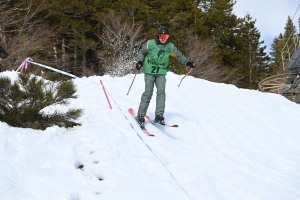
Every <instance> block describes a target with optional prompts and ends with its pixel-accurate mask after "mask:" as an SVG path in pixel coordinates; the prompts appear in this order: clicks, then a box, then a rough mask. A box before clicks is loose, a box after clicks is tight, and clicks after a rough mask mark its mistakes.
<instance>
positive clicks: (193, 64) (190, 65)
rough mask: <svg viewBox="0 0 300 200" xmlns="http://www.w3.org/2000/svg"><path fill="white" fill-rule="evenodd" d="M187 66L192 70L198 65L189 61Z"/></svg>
mask: <svg viewBox="0 0 300 200" xmlns="http://www.w3.org/2000/svg"><path fill="white" fill-rule="evenodd" d="M186 66H188V67H190V68H195V67H196V63H195V62H191V61H189V62H187V63H186Z"/></svg>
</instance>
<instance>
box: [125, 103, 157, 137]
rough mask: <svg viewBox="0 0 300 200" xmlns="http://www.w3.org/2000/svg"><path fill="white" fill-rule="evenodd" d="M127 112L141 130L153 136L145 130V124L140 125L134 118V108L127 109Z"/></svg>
mask: <svg viewBox="0 0 300 200" xmlns="http://www.w3.org/2000/svg"><path fill="white" fill-rule="evenodd" d="M128 112H129V113H130V115H131V116H132V118H133V119H134V121H135V122H136V123H137V124H138V125H139V127H140V128H141V129H142V131H143V132H144V133H145V134H146V135H148V136H154V135H153V134H151V133H150V132H149V131H147V129H146V128H145V126H141V125H140V123H139V122H138V121H137V120H136V118H135V117H136V114H135V113H134V110H133V109H132V108H129V109H128Z"/></svg>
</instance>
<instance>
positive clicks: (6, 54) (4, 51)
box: [0, 45, 8, 72]
mask: <svg viewBox="0 0 300 200" xmlns="http://www.w3.org/2000/svg"><path fill="white" fill-rule="evenodd" d="M2 54H3V55H2ZM7 57H8V53H7V52H6V50H5V49H4V48H3V47H2V46H1V45H0V62H1V61H2V60H3V59H6V58H7ZM0 72H1V68H0Z"/></svg>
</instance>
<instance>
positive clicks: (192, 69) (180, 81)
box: [178, 68, 193, 87]
mask: <svg viewBox="0 0 300 200" xmlns="http://www.w3.org/2000/svg"><path fill="white" fill-rule="evenodd" d="M192 70H193V68H191V69H190V71H189V72H188V73H187V74H186V75H184V77H183V78H182V79H181V81H180V83H179V85H178V87H180V84H181V82H182V80H183V79H184V78H185V77H186V76H188V75H189V74H190V73H191V72H192Z"/></svg>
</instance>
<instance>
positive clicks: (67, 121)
mask: <svg viewBox="0 0 300 200" xmlns="http://www.w3.org/2000/svg"><path fill="white" fill-rule="evenodd" d="M75 93H76V88H75V86H74V84H73V82H72V81H46V80H44V79H42V78H38V77H36V76H32V75H30V74H29V73H23V74H19V77H18V79H17V80H16V81H14V83H11V80H10V79H9V78H8V77H4V76H2V77H0V120H1V121H3V122H6V123H7V124H9V125H11V126H15V127H23V128H33V129H42V130H44V129H46V128H47V127H49V126H52V125H59V126H65V127H72V126H74V125H78V124H77V123H75V122H74V120H75V119H77V118H78V117H80V115H81V113H82V110H81V109H70V110H69V111H68V112H66V113H62V112H59V111H58V110H55V111H54V112H53V113H51V114H46V113H44V112H43V111H42V110H43V109H44V108H46V107H48V106H54V105H68V104H69V100H70V99H75V98H77V96H76V95H75Z"/></svg>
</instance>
